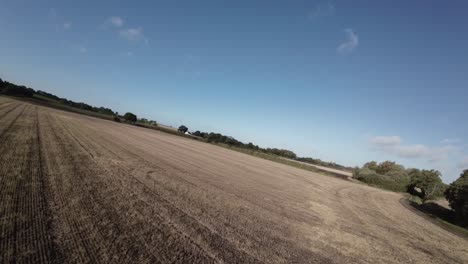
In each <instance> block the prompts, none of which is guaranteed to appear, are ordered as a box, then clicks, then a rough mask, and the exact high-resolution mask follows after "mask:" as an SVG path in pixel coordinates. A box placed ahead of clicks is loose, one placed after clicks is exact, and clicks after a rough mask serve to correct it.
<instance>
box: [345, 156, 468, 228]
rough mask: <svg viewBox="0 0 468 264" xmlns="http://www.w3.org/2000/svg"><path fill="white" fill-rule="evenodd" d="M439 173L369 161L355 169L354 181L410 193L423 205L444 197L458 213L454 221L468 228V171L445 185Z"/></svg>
mask: <svg viewBox="0 0 468 264" xmlns="http://www.w3.org/2000/svg"><path fill="white" fill-rule="evenodd" d="M441 176H442V174H441V173H440V172H439V171H437V170H420V169H415V168H410V169H406V168H405V167H404V166H402V165H400V164H397V163H395V162H392V161H384V162H381V163H377V162H375V161H370V162H367V163H366V164H364V165H363V166H362V167H361V168H355V169H354V170H353V178H355V179H357V180H360V181H362V182H365V183H367V184H369V185H373V186H377V187H381V188H384V189H387V190H391V191H397V192H408V193H409V194H411V195H414V196H417V197H419V198H420V199H421V201H422V203H426V202H427V201H430V200H435V199H437V198H440V197H445V198H446V199H447V200H448V202H449V204H450V207H451V208H452V209H453V211H454V213H455V220H456V222H457V223H458V224H460V225H462V226H468V170H465V171H463V173H462V174H461V175H460V178H458V179H457V180H456V181H454V182H453V183H451V184H450V185H446V184H445V183H443V182H442V180H441Z"/></svg>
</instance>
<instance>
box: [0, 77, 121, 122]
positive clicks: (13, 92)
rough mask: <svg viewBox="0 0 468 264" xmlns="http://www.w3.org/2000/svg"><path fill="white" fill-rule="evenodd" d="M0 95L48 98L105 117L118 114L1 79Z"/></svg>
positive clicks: (107, 109)
mask: <svg viewBox="0 0 468 264" xmlns="http://www.w3.org/2000/svg"><path fill="white" fill-rule="evenodd" d="M0 94H4V95H9V96H16V97H29V98H32V97H36V98H38V99H40V98H41V97H42V98H47V99H49V100H52V101H55V102H57V103H60V104H63V105H67V106H70V107H73V108H77V109H81V110H86V111H91V112H95V113H99V114H104V115H110V116H113V115H117V112H114V111H113V110H112V109H110V108H106V107H102V106H101V107H95V106H91V105H88V104H86V103H83V102H74V101H72V100H68V99H66V98H60V97H58V96H56V95H54V94H51V93H48V92H44V91H41V90H37V91H36V90H34V89H32V88H29V87H26V86H24V85H16V84H14V83H10V82H7V81H3V80H2V79H0Z"/></svg>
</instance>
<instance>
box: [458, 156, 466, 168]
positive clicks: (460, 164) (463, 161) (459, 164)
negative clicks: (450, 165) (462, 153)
mask: <svg viewBox="0 0 468 264" xmlns="http://www.w3.org/2000/svg"><path fill="white" fill-rule="evenodd" d="M458 168H459V169H462V170H468V156H466V157H464V158H463V159H462V160H461V161H460V162H459V163H458Z"/></svg>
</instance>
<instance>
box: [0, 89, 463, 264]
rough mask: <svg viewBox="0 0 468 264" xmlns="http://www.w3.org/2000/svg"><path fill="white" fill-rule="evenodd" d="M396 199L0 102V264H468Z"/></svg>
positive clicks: (156, 135) (453, 242)
mask: <svg viewBox="0 0 468 264" xmlns="http://www.w3.org/2000/svg"><path fill="white" fill-rule="evenodd" d="M401 198H402V195H400V194H396V193H391V192H386V191H382V190H378V189H375V188H371V187H367V186H364V185H361V184H356V183H353V182H349V181H345V180H340V179H337V178H333V177H327V176H323V175H320V174H316V173H313V172H309V171H305V170H300V169H297V168H293V167H288V166H285V165H282V164H279V163H274V162H271V161H267V160H263V159H259V158H255V157H252V156H248V155H245V154H242V153H238V152H234V151H230V150H228V149H224V148H221V147H217V146H214V145H210V144H206V143H202V142H198V141H194V140H190V139H186V138H182V137H177V136H173V135H169V134H164V133H161V132H158V131H153V130H149V129H144V128H139V127H135V126H130V125H125V124H119V123H114V122H110V121H105V120H100V119H95V118H91V117H87V116H82V115H78V114H73V113H67V112H62V111H58V110H53V109H49V108H44V107H39V106H35V105H31V104H28V103H23V102H19V101H14V100H10V99H5V98H1V97H0V263H11V262H20V263H50V262H52V263H54V262H55V263H130V262H133V263H468V242H467V241H466V240H464V239H462V238H460V237H458V236H455V235H453V234H451V233H449V232H447V231H445V230H444V229H441V228H439V227H438V226H436V225H434V224H432V223H431V222H429V221H427V220H426V219H425V218H423V217H421V216H420V215H417V214H415V213H414V212H413V211H411V210H409V209H408V208H406V207H404V206H403V205H402V204H401V203H400V201H399V200H400V199H401Z"/></svg>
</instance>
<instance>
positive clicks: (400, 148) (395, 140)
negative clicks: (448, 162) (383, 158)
mask: <svg viewBox="0 0 468 264" xmlns="http://www.w3.org/2000/svg"><path fill="white" fill-rule="evenodd" d="M369 143H370V144H371V148H372V149H373V150H375V151H379V152H383V153H387V154H391V155H396V156H398V157H400V158H409V159H426V160H427V161H429V162H437V161H440V160H442V159H446V158H447V157H448V155H450V154H452V153H454V152H456V151H457V150H458V148H457V147H455V146H452V145H447V146H443V147H435V148H431V147H428V146H426V145H422V144H409V145H405V144H403V140H402V139H401V138H400V137H399V136H376V137H372V138H370V139H369Z"/></svg>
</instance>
